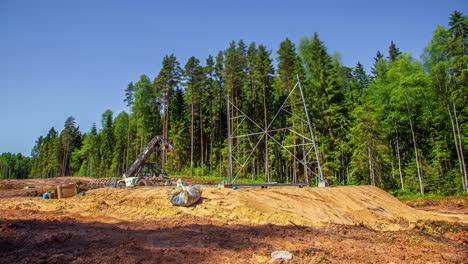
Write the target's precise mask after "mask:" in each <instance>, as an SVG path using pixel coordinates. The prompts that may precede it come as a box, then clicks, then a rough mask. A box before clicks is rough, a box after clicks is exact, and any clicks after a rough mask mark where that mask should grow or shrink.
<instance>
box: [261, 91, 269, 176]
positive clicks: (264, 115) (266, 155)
mask: <svg viewBox="0 0 468 264" xmlns="http://www.w3.org/2000/svg"><path fill="white" fill-rule="evenodd" d="M262 86H263V121H264V127H265V133H266V132H267V131H266V130H267V129H268V116H267V105H266V87H265V83H263V85H262ZM268 155H269V154H268V135H267V134H265V179H266V181H267V182H270V172H269V170H270V168H269V166H268V165H269V164H268V163H269V158H268Z"/></svg>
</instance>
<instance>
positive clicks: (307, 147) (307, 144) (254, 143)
mask: <svg viewBox="0 0 468 264" xmlns="http://www.w3.org/2000/svg"><path fill="white" fill-rule="evenodd" d="M294 92H296V93H297V92H299V93H300V102H290V101H291V96H292V95H293V93H294ZM288 102H289V103H288ZM226 104H227V117H228V118H227V128H228V151H229V154H228V156H229V160H228V162H229V164H228V165H229V170H228V176H229V180H230V182H231V183H234V181H235V179H236V178H237V176H239V174H240V173H241V172H242V170H243V168H244V167H245V166H246V165H247V164H248V163H249V161H250V160H251V157H252V155H253V153H254V151H255V150H256V149H257V147H258V146H259V145H260V142H262V140H265V139H264V138H265V137H266V138H267V141H269V140H272V141H273V142H275V143H277V144H278V145H279V146H281V147H282V148H283V149H284V150H285V151H286V152H287V153H289V154H290V155H291V156H292V157H293V158H294V159H295V160H297V161H298V162H299V163H301V164H302V165H304V170H305V173H306V174H307V175H309V172H310V173H312V174H315V175H316V176H317V178H318V179H319V181H321V182H323V181H324V178H323V172H322V166H321V163H320V158H319V152H318V149H317V145H316V143H315V137H314V131H313V129H312V124H311V122H310V117H309V112H308V110H307V105H306V102H305V97H304V92H303V89H302V85H301V82H300V80H299V76H297V83H296V85H295V86H294V88H293V89H292V90H291V91H290V92H289V94H288V96H287V98H286V99H285V100H284V102H283V104H282V105H281V107H280V108H279V110H278V111H277V112H276V114H275V116H274V117H273V119H272V120H271V121H270V123H269V124H268V126H267V128H266V129H265V128H264V127H262V126H260V125H259V124H258V123H256V122H255V121H254V120H253V119H252V118H250V117H249V116H248V115H247V114H245V113H244V112H243V111H242V110H241V109H239V108H238V107H237V106H236V105H234V104H233V103H232V102H231V100H230V99H229V96H227V97H226ZM292 106H302V107H303V112H304V116H302V117H301V116H299V115H298V114H295V113H293V111H289V109H288V108H290V107H292ZM231 107H232V108H233V109H235V110H236V112H238V113H239V116H235V117H231ZM282 113H285V114H287V115H289V116H290V117H291V116H293V117H294V118H296V119H297V120H299V121H300V125H294V126H291V127H280V128H274V129H273V127H272V125H273V124H274V123H275V121H276V120H277V118H278V116H279V115H280V114H282ZM234 119H238V122H237V125H235V127H231V122H232V121H233V120H234ZM247 122H250V124H252V125H253V126H254V127H256V128H257V129H258V131H257V132H254V133H248V134H242V133H241V132H240V128H241V125H242V124H244V123H247ZM233 123H234V122H233ZM306 127H308V132H304V128H306ZM296 128H302V129H301V132H298V131H295V130H293V129H296ZM279 131H284V132H290V133H293V134H295V135H296V136H298V137H299V138H301V141H302V143H301V144H292V145H290V144H289V145H285V144H284V141H281V140H278V139H276V138H274V136H273V134H274V133H276V132H279ZM307 134H308V135H307ZM255 136H259V138H258V139H255ZM234 139H236V141H238V142H237V144H235V145H233V140H234ZM242 143H248V144H243V146H245V145H248V146H250V149H247V150H238V148H239V146H240V145H241V144H242ZM293 147H302V149H303V155H302V159H301V158H300V157H299V156H298V155H295V154H294V153H293V152H291V150H290V149H291V148H293ZM312 150H313V151H314V153H315V159H316V163H317V169H318V172H317V173H315V172H314V171H313V170H312V169H311V168H310V167H309V166H308V164H309V160H308V159H307V158H308V156H309V154H310V153H311V151H312ZM242 153H248V156H247V158H245V159H241V158H239V157H237V158H236V157H235V154H242ZM267 160H268V159H267ZM233 161H234V162H236V164H237V166H236V167H237V169H236V170H234V168H233ZM267 162H269V161H267ZM268 168H269V164H268Z"/></svg>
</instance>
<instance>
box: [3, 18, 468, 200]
mask: <svg viewBox="0 0 468 264" xmlns="http://www.w3.org/2000/svg"><path fill="white" fill-rule="evenodd" d="M467 22H468V19H467V17H466V16H465V15H464V14H463V13H461V12H459V11H454V12H453V13H452V14H451V16H450V18H449V23H448V27H447V28H446V27H443V26H439V27H437V28H436V30H435V31H434V33H433V37H432V39H431V40H430V42H429V43H428V45H427V47H426V48H425V49H424V53H423V55H422V58H421V60H420V61H418V60H416V59H415V58H413V57H412V56H411V55H410V54H407V53H404V52H403V51H400V49H399V48H398V47H397V45H396V44H395V43H394V42H393V41H392V42H391V43H390V46H389V48H388V52H386V54H383V53H381V52H380V51H377V53H376V56H375V58H374V64H373V66H372V69H371V72H370V73H367V72H366V71H365V69H364V67H363V65H362V64H361V63H359V62H358V63H357V64H356V65H355V66H354V67H348V66H345V65H343V64H342V63H341V62H340V60H339V58H337V57H336V56H333V55H331V54H329V53H328V51H327V48H326V45H325V43H324V42H323V41H321V40H320V38H319V36H318V34H317V33H315V34H313V35H312V36H309V37H304V38H302V39H301V40H300V42H299V44H298V45H297V46H296V45H295V44H294V43H293V42H292V41H291V40H289V39H287V38H286V39H285V40H284V41H282V42H281V43H280V46H279V49H278V50H277V51H276V53H273V52H272V51H271V50H269V49H268V48H267V47H266V46H264V45H261V44H260V45H257V44H256V43H254V42H252V43H245V42H244V41H243V40H239V41H232V42H231V43H229V45H228V47H227V48H226V49H225V50H222V51H220V52H219V53H217V54H216V55H215V56H214V55H209V56H208V57H207V59H206V60H205V61H204V63H202V62H201V61H200V60H199V59H198V58H196V57H190V58H189V59H188V60H187V62H186V63H185V64H184V65H181V64H180V62H179V61H178V60H177V58H176V56H175V55H174V54H171V55H167V56H165V57H164V58H163V60H162V67H161V70H160V72H159V73H158V75H157V76H156V77H155V78H154V79H151V78H150V77H149V76H147V75H141V76H140V77H139V79H138V80H137V81H136V82H130V83H129V84H128V86H127V87H126V89H125V91H124V92H125V97H124V102H125V103H126V106H127V107H128V111H123V112H121V113H119V114H117V116H114V113H113V112H112V111H110V110H107V111H106V112H104V113H103V114H102V120H101V128H100V129H99V130H98V129H97V128H96V126H95V125H93V127H92V128H91V130H90V131H88V132H86V133H82V132H80V130H79V128H78V127H77V125H76V123H75V120H74V118H73V117H69V118H68V119H67V120H66V121H65V125H64V128H63V129H62V130H61V131H57V130H56V129H54V128H51V129H50V131H49V132H48V133H47V135H46V136H45V137H43V136H40V137H39V138H38V139H37V141H36V145H35V146H34V148H33V150H32V153H31V161H30V162H31V169H30V173H29V177H55V176H61V175H76V176H92V177H111V176H120V175H122V174H123V172H124V171H125V170H126V169H127V168H128V167H129V166H130V165H131V163H132V162H133V161H134V160H135V158H136V157H137V155H138V154H139V152H140V151H141V150H142V149H144V148H145V146H146V144H147V143H148V142H149V141H150V140H151V139H152V138H153V137H154V136H155V135H163V136H164V137H168V138H171V139H172V140H173V141H174V145H175V147H176V149H175V150H174V151H171V152H164V151H163V152H161V153H155V154H154V155H153V156H152V158H151V160H158V161H160V162H161V163H162V164H164V168H165V169H166V170H167V171H168V172H169V173H179V174H185V175H199V176H208V175H210V176H226V173H227V169H228V162H227V159H228V149H227V135H228V128H227V127H228V120H227V114H226V113H227V110H228V109H227V107H228V106H227V104H226V96H228V97H229V100H230V101H231V102H233V104H234V105H235V106H237V107H235V108H234V107H232V106H229V107H231V109H229V110H230V111H231V115H232V117H236V116H238V115H239V114H240V112H242V113H245V114H247V115H248V116H249V117H250V118H251V119H252V120H253V121H255V122H256V123H257V124H259V126H260V127H262V128H263V129H266V128H267V127H268V124H269V123H270V121H271V120H272V119H273V118H274V115H275V113H276V110H277V109H279V107H280V106H281V104H282V103H283V102H284V100H285V98H286V97H287V96H288V94H289V92H290V91H291V90H292V89H293V87H294V85H295V83H296V82H297V76H299V79H300V80H301V83H302V87H303V89H304V93H305V94H304V96H305V101H306V103H307V109H308V111H309V115H310V117H311V123H312V127H313V129H314V133H315V137H316V142H317V146H318V150H319V153H320V156H319V158H320V162H321V165H322V169H323V174H324V176H325V178H326V179H327V180H328V181H329V183H331V184H333V185H354V184H372V185H376V186H379V187H381V188H384V189H386V190H393V191H395V190H399V191H400V192H411V193H418V192H419V193H422V194H424V193H427V192H438V193H446V194H449V193H456V192H459V191H467V190H468V186H467V169H466V146H467V129H468V128H467V102H468V98H467V97H468V95H467V94H468V92H467V84H468V80H467V58H468V54H467V33H466V32H467ZM299 101H300V98H299V97H297V96H296V97H291V98H290V102H291V103H290V104H289V106H288V107H289V108H288V112H289V113H291V114H292V115H291V116H294V115H296V116H297V115H299V114H303V112H302V113H301V111H304V110H303V108H300V107H299V106H298V104H296V103H295V102H299ZM229 122H230V125H231V128H235V129H238V130H239V131H243V132H245V133H248V132H249V131H255V129H256V128H255V127H254V126H253V125H252V124H251V123H247V122H241V120H240V119H235V118H232V119H230V120H229ZM278 122H279V124H281V125H282V126H285V127H300V125H301V124H299V121H298V119H294V118H290V117H287V116H284V117H279V118H278ZM231 132H232V131H231ZM278 137H279V138H281V140H282V141H283V142H289V143H290V144H291V145H296V147H293V148H292V149H291V152H292V153H294V154H295V155H298V156H301V157H302V158H304V157H307V158H308V159H309V160H315V156H314V155H313V154H312V153H305V152H303V150H302V149H301V147H300V145H301V140H302V139H301V137H299V136H298V135H296V134H294V133H283V134H279V133H278ZM233 144H234V145H235V147H236V149H237V150H238V153H239V154H238V155H239V158H242V157H243V158H245V156H246V155H249V153H248V152H246V151H245V150H247V149H248V148H249V146H250V145H251V144H252V142H247V141H245V140H240V139H236V140H235V141H234V142H233ZM244 152H245V153H244ZM234 166H237V168H239V169H240V170H241V173H240V176H239V177H240V178H249V179H252V180H264V181H265V180H266V181H280V182H299V181H301V180H303V175H304V173H305V170H306V168H304V166H302V165H301V164H300V163H299V162H298V161H297V160H295V159H294V158H292V156H291V155H289V154H288V153H287V152H286V151H285V150H284V149H282V148H281V147H279V146H278V145H277V144H273V143H272V142H269V141H267V140H262V141H261V142H260V143H258V148H257V150H256V151H255V152H254V153H252V161H251V162H250V163H249V165H247V166H245V167H243V168H240V167H239V165H238V164H236V163H235V164H234ZM3 175H4V174H3ZM311 180H312V182H313V183H315V182H314V181H315V179H311Z"/></svg>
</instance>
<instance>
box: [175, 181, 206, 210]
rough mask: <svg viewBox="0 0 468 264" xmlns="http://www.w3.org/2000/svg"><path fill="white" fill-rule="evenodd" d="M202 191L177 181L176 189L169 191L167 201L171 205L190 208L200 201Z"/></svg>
mask: <svg viewBox="0 0 468 264" xmlns="http://www.w3.org/2000/svg"><path fill="white" fill-rule="evenodd" d="M201 194H202V190H201V188H200V187H198V186H188V185H186V184H184V183H182V181H181V180H180V179H179V180H178V181H177V187H176V188H174V189H172V190H170V191H169V200H170V201H171V203H172V204H173V205H177V206H190V205H192V204H194V203H196V202H198V200H200V198H201Z"/></svg>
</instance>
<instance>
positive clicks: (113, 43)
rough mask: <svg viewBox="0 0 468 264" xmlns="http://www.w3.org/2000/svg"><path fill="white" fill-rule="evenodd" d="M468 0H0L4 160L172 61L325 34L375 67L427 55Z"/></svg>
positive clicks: (82, 122) (110, 103)
mask: <svg viewBox="0 0 468 264" xmlns="http://www.w3.org/2000/svg"><path fill="white" fill-rule="evenodd" d="M467 9H468V4H466V1H458V0H447V1H440V0H439V1H408V0H406V1H400V0H396V1H379V0H374V1H357V0H355V1H334V0H329V1H313V0H309V1H296V0H289V1H276V0H275V1H262V0H257V1H255V0H249V1H246V0H238V1H222V0H209V1H204V0H199V1H176V0H174V1H97V0H94V1H88V0H80V1H78V0H76V1H71V0H70V1H63V0H56V1H50V0H41V1H36V0H31V1H26V0H0V153H3V152H13V153H18V152H20V153H22V154H23V155H29V154H30V152H31V149H32V147H33V146H34V143H35V141H36V139H37V138H38V137H39V136H40V135H45V134H46V133H47V132H48V130H49V129H50V128H51V127H55V128H56V129H58V130H61V129H62V127H63V124H64V122H65V120H66V118H67V117H68V116H73V117H75V119H76V122H77V125H79V126H80V130H81V131H82V132H87V131H89V129H90V127H91V125H92V123H96V124H97V125H98V127H99V124H100V120H101V114H102V113H103V112H104V111H105V110H107V109H111V110H112V111H114V114H115V115H116V114H118V113H119V112H120V111H123V110H125V104H124V103H123V97H124V89H125V88H126V87H127V84H128V83H129V82H130V81H137V80H138V78H139V76H140V75H141V74H147V75H148V76H149V77H150V78H151V79H153V78H154V77H155V76H156V75H157V73H158V72H159V70H160V65H161V62H162V58H163V57H164V56H165V55H167V54H171V53H173V54H174V55H175V56H176V57H177V58H178V60H179V62H180V63H181V65H184V64H185V62H186V61H187V59H188V58H189V57H190V56H195V57H197V58H199V59H200V60H201V61H204V60H205V59H206V57H207V56H208V55H210V54H211V55H216V54H217V53H218V51H220V50H224V49H226V48H227V47H228V44H229V42H230V41H232V40H236V41H237V40H240V39H242V40H244V41H245V42H246V43H250V42H256V43H257V44H264V45H266V46H267V47H268V48H269V49H271V50H272V51H273V52H272V54H273V57H274V58H276V51H277V49H278V47H279V43H280V42H281V41H282V40H284V39H285V38H286V37H288V38H289V39H291V40H292V41H293V42H295V43H296V44H298V43H299V40H300V39H301V38H302V37H303V36H311V35H313V33H314V32H318V34H319V37H320V39H321V40H322V41H324V42H325V45H326V46H327V48H328V52H329V53H331V54H332V53H335V52H338V53H339V54H340V55H341V58H342V63H343V64H344V65H346V66H350V67H353V66H355V65H356V63H357V62H358V61H361V63H363V64H364V66H365V67H366V69H369V67H370V66H371V64H372V62H373V58H374V56H375V54H376V52H377V50H380V51H382V52H384V53H385V54H386V52H387V49H388V46H389V44H390V41H392V40H393V41H394V42H395V43H396V45H397V47H398V48H400V50H401V51H403V52H406V53H411V54H413V55H414V56H415V57H416V58H418V57H419V56H420V54H421V53H422V50H423V48H424V47H425V46H426V45H427V43H428V42H429V41H430V39H431V37H432V32H433V31H434V30H435V28H436V27H437V25H444V26H446V25H447V23H448V17H449V16H450V14H451V13H452V12H453V10H460V11H462V12H463V13H465V14H466V13H467Z"/></svg>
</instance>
